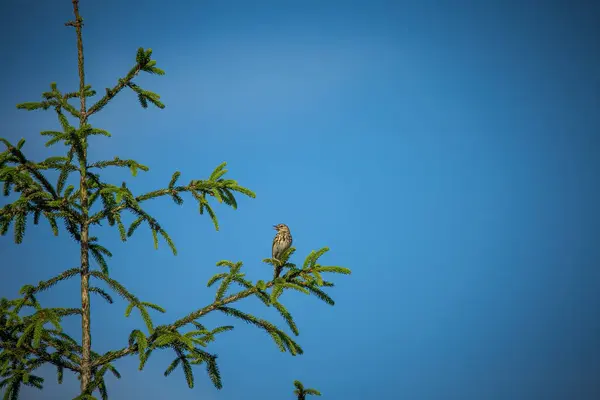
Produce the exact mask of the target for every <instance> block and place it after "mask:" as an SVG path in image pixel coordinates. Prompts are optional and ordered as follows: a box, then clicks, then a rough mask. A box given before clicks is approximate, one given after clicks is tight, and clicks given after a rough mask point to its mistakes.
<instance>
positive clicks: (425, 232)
mask: <svg viewBox="0 0 600 400" xmlns="http://www.w3.org/2000/svg"><path fill="white" fill-rule="evenodd" d="M593 3H595V4H593ZM1 7H2V8H1V12H0V34H1V37H2V41H1V42H0V50H1V52H2V54H3V57H2V58H3V60H2V62H1V63H0V69H1V74H0V87H1V88H2V91H1V92H0V120H1V121H2V122H1V125H0V126H1V132H0V136H3V137H6V138H8V139H9V140H11V141H15V142H16V141H17V140H18V139H19V138H21V137H25V138H27V139H28V143H27V144H26V145H25V149H24V150H25V151H26V153H27V154H28V155H29V156H30V157H31V158H35V159H38V160H39V159H40V158H42V157H46V156H47V155H50V154H56V153H57V152H58V151H59V150H60V148H59V147H56V148H52V149H50V150H48V149H45V148H44V146H43V141H42V139H41V137H40V136H39V135H38V132H39V131H42V130H48V129H56V128H58V123H57V121H56V117H55V114H53V113H52V112H35V113H27V112H25V111H19V110H16V108H15V104H16V103H19V102H24V101H36V100H38V99H40V94H41V92H42V91H46V90H48V89H49V84H50V82H52V81H56V82H57V83H58V85H59V89H61V90H64V91H71V90H74V89H75V88H76V87H77V86H76V85H77V76H76V72H77V70H76V47H75V34H74V31H73V30H72V28H66V27H65V26H64V25H63V23H64V22H66V21H67V20H70V19H72V10H71V4H70V2H69V1H67V0H60V1H58V0H55V1H52V2H50V1H34V2H23V1H17V0H10V1H5V2H3V4H2V6H1ZM81 13H82V15H83V17H84V19H85V22H86V26H85V30H84V46H85V55H86V63H87V64H86V71H87V79H88V82H89V83H91V84H92V85H93V86H94V88H95V89H96V90H98V92H100V93H102V92H104V88H105V87H109V86H113V85H114V84H115V82H116V79H118V78H119V77H121V76H122V75H123V74H124V73H125V72H126V71H127V70H128V69H129V68H130V67H131V66H132V65H133V63H134V60H135V52H136V49H137V48H138V47H140V46H142V47H144V48H148V47H151V48H152V49H153V50H154V54H153V56H154V58H155V59H156V60H157V61H158V66H159V67H161V68H163V69H165V70H166V72H167V75H166V76H164V77H153V76H143V77H141V78H140V79H139V80H138V81H137V82H138V83H139V84H140V85H141V86H142V87H145V88H147V89H149V90H153V91H156V92H158V93H159V94H161V96H162V100H163V101H164V102H165V103H166V105H167V107H166V109H164V110H158V109H156V108H153V107H150V108H149V109H146V110H144V109H141V107H139V105H138V103H137V99H136V97H135V96H134V95H133V94H132V93H131V92H125V93H124V94H123V95H121V96H119V97H118V98H117V99H116V100H115V101H113V102H112V103H111V104H110V105H109V106H107V107H106V108H105V109H104V111H103V112H101V113H100V114H98V115H97V116H95V117H94V118H93V119H92V120H91V122H92V123H93V124H94V125H95V126H97V127H99V128H103V129H107V130H109V131H110V132H111V133H112V134H113V138H111V139H107V138H98V139H96V138H94V139H93V142H92V147H91V150H90V155H91V157H92V158H93V159H103V158H113V157H114V156H115V155H118V156H120V157H121V158H134V159H136V160H138V161H139V162H141V163H143V164H146V165H148V166H149V167H150V168H151V170H150V172H149V173H146V174H141V175H138V177H137V178H135V179H134V178H132V177H131V176H130V174H129V172H128V171H127V170H124V171H121V172H119V171H115V170H111V171H107V175H106V176H107V177H110V178H112V179H114V182H115V183H117V184H119V183H120V182H121V181H122V180H127V182H128V183H129V185H130V187H132V188H133V189H134V190H135V191H136V192H137V193H142V192H143V191H147V190H152V189H156V188H159V187H163V186H165V185H166V184H167V183H168V181H169V179H170V176H171V174H172V173H173V172H174V171H175V170H181V171H182V177H181V182H189V180H190V179H200V178H205V177H207V176H208V174H209V173H210V172H211V171H212V169H213V168H214V167H215V166H217V165H218V164H219V163H220V162H222V161H227V162H228V163H229V169H230V173H229V175H230V177H232V178H234V179H237V180H238V181H239V182H240V183H241V184H243V185H245V186H247V187H249V188H251V189H253V190H254V191H256V193H257V198H256V199H255V200H250V199H241V200H240V207H239V210H237V211H232V210H230V209H226V208H224V207H216V211H217V213H218V215H219V216H220V222H221V230H220V231H219V232H215V231H214V229H213V228H212V225H211V223H210V220H209V219H208V218H207V217H206V216H198V214H197V208H196V205H195V203H194V202H193V200H192V199H191V198H189V197H187V198H186V200H187V201H186V203H185V204H184V205H183V206H182V207H177V206H176V205H175V204H174V203H173V202H172V201H170V200H169V199H163V200H159V201H155V202H154V203H150V204H148V209H149V210H150V211H151V212H153V213H154V214H155V216H156V217H157V218H158V219H159V220H160V221H161V222H162V224H163V226H164V227H165V228H166V229H167V230H168V231H169V232H170V234H171V236H172V238H173V239H174V240H175V242H176V244H177V246H178V248H179V252H180V254H179V255H178V256H177V257H174V256H172V255H171V254H170V252H169V251H168V249H167V247H166V245H165V244H164V243H161V246H160V248H159V250H158V251H154V250H153V248H152V239H151V235H150V233H149V231H148V230H147V229H140V230H139V231H138V233H137V235H136V236H135V237H134V238H133V239H131V240H130V241H129V242H128V243H126V244H122V243H121V242H120V241H119V239H118V233H117V232H116V230H114V231H113V230H109V229H98V230H97V231H96V232H95V233H96V234H97V235H98V236H100V238H101V240H102V241H103V242H104V243H105V244H106V246H107V247H108V248H109V249H110V250H111V251H112V252H113V254H114V257H113V259H112V260H111V264H110V265H111V274H112V276H113V277H114V278H116V279H118V280H120V281H121V282H122V283H123V284H124V285H125V286H126V287H128V288H129V289H130V290H131V291H133V292H134V293H136V294H137V295H138V296H139V297H140V298H142V299H144V300H148V301H153V302H156V303H158V304H160V305H162V306H164V307H165V308H166V309H167V314H166V316H164V317H163V316H157V317H156V322H157V323H166V322H168V321H170V320H172V319H174V318H178V317H180V316H183V315H185V314H186V313H187V312H189V311H191V310H192V309H195V308H199V307H201V306H203V305H205V304H207V303H208V302H210V301H212V300H211V299H212V297H213V296H214V290H213V289H207V288H206V285H205V283H206V281H207V279H208V278H209V277H210V276H212V275H213V274H214V273H216V272H218V270H217V268H216V267H215V266H214V264H215V263H216V262H217V261H218V260H221V259H230V260H235V261H237V260H243V261H244V262H245V268H246V273H247V274H248V276H249V277H250V278H252V279H261V278H262V279H264V278H265V277H268V275H269V273H270V272H269V270H268V267H267V266H266V265H264V264H262V263H260V260H261V259H262V258H265V257H268V256H269V255H270V246H271V239H272V235H273V233H274V232H273V230H272V225H273V224H276V223H279V222H284V223H287V224H288V225H289V226H290V227H291V230H292V233H293V234H294V240H295V246H296V247H297V249H298V251H297V255H296V261H298V262H300V261H301V260H302V259H303V258H304V256H305V255H306V254H308V252H309V251H310V250H312V249H317V248H320V247H322V246H329V247H330V248H331V252H330V253H328V254H327V255H326V256H324V257H323V262H324V263H325V264H334V265H343V266H346V267H349V268H351V269H352V270H353V275H352V276H350V277H340V279H336V282H338V286H337V287H336V288H334V290H333V291H331V294H332V295H333V297H334V298H335V300H336V301H337V304H336V306H335V307H333V308H332V307H329V306H327V305H326V304H324V303H321V302H319V301H317V300H316V299H314V298H308V297H306V298H305V297H303V296H300V295H297V296H296V295H288V297H287V301H284V303H287V305H288V306H289V309H290V310H291V311H292V313H293V315H294V316H295V318H296V320H297V323H298V326H299V328H300V336H299V338H298V340H299V342H300V344H301V345H302V346H303V347H304V349H305V354H304V355H302V356H299V357H291V356H290V355H289V354H287V353H280V352H279V351H278V350H277V348H276V346H275V345H274V344H273V343H272V341H271V339H270V337H268V335H266V334H264V333H263V332H262V331H259V330H257V329H254V328H252V327H248V326H245V325H244V324H242V323H240V322H237V321H231V320H229V319H227V318H223V317H220V316H210V317H207V318H206V323H207V324H209V325H212V326H216V325H217V324H226V323H229V322H233V324H234V325H235V326H236V329H235V330H234V331H233V332H230V333H226V334H224V335H223V336H222V337H221V338H220V339H219V340H218V341H217V342H216V343H215V344H214V345H211V347H210V348H209V350H211V351H213V352H216V353H218V354H219V361H220V368H221V372H222V377H223V382H224V388H223V389H222V390H221V391H217V390H215V389H214V388H213V387H212V384H211V383H210V381H209V379H208V377H207V376H206V374H205V372H204V369H203V368H198V369H197V372H196V387H195V388H194V389H193V390H190V389H188V388H187V385H186V384H185V380H184V377H183V373H182V372H181V370H178V371H176V372H174V373H173V374H172V375H171V376H169V377H168V378H165V377H163V375H162V372H163V371H164V369H165V368H166V367H167V366H168V364H169V362H170V360H171V359H172V355H171V354H170V353H167V352H163V353H156V354H155V355H153V356H152V358H151V359H150V361H149V363H148V366H147V368H146V369H145V370H144V371H143V372H138V371H137V369H136V368H137V361H136V359H135V358H130V359H127V360H123V361H120V362H119V363H118V364H117V366H118V367H120V371H121V373H122V374H123V378H122V379H121V380H115V379H113V378H108V384H109V394H110V395H111V397H110V398H111V399H132V398H139V399H142V398H143V399H148V400H151V399H182V400H183V399H206V400H212V399H220V400H239V399H242V398H250V399H259V398H260V399H264V400H275V399H278V400H279V399H292V398H294V396H293V394H292V390H293V386H292V382H293V380H294V379H299V380H301V381H302V382H304V383H305V385H307V386H309V387H315V388H317V389H319V390H321V391H322V392H323V394H324V397H323V398H324V399H331V400H341V399H345V400H365V399H381V400H387V399H389V400H392V399H394V400H395V399H413V400H428V399H432V400H435V399H444V400H446V399H447V400H452V399H456V400H470V399H473V400H475V399H477V400H480V399H488V400H505V399H510V400H531V399H545V400H546V399H547V400H552V399H568V400H571V399H577V400H588V399H589V400H592V399H598V398H600V379H599V376H600V318H599V317H598V308H599V306H600V268H599V267H600V265H599V263H600V246H599V245H598V243H599V240H600V228H599V226H600V213H599V212H598V204H600V177H599V176H598V175H599V172H600V140H599V139H598V135H599V134H600V28H599V26H600V25H599V24H598V21H599V20H600V3H598V2H591V1H588V2H586V1H575V2H567V1H564V2H544V4H543V5H542V4H541V3H539V2H533V1H530V2H507V1H424V0H420V1H415V2H403V1H395V2H393V1H386V2H383V1H373V0H369V1H366V0H365V1H347V2H334V1H322V0H321V1H307V0H304V1H274V0H272V1H260V0H259V1H233V0H232V1H189V2H184V1H179V2H171V3H169V2H165V1H143V2H142V1H116V0H110V1H101V2H100V1H91V0H82V4H81ZM2 201H4V200H2ZM0 246H1V250H2V258H3V260H9V261H10V262H8V263H6V264H4V263H3V265H2V271H3V279H2V281H1V282H0V296H6V297H15V296H16V295H17V293H18V289H19V288H20V287H21V285H23V284H26V283H36V282H38V281H39V280H42V279H48V278H50V277H51V276H53V275H55V274H57V273H58V272H60V271H62V270H64V269H67V268H71V267H73V266H75V265H76V263H77V250H76V248H75V244H74V243H72V242H71V241H70V239H69V238H68V235H66V234H65V233H64V232H62V233H61V236H60V237H59V238H54V237H53V236H52V235H51V234H50V229H49V227H48V225H47V223H41V224H40V226H38V227H33V226H30V227H29V229H28V231H27V234H26V239H25V242H24V243H23V244H22V245H20V246H16V245H14V244H13V242H12V234H11V235H9V236H7V237H2V238H0ZM77 286H78V283H77V282H76V281H73V282H69V283H65V284H63V285H62V286H60V287H59V288H57V289H56V290H55V291H52V292H49V293H48V294H46V295H44V296H42V297H41V300H43V301H45V304H47V305H49V306H76V305H77V301H78V296H79V295H78V291H77ZM284 300H286V298H284ZM92 307H93V321H92V323H93V328H92V329H93V343H94V347H95V350H96V351H100V352H103V351H107V350H109V349H114V348H119V347H122V346H123V345H125V344H126V341H127V336H128V333H129V332H130V330H131V329H133V328H137V327H140V326H142V325H141V320H140V318H138V316H137V315H136V316H133V317H131V318H129V319H125V318H124V317H123V312H124V309H125V304H124V303H123V302H122V301H117V302H116V304H114V305H112V306H110V305H107V304H105V303H103V302H102V301H101V300H100V299H99V298H94V299H93V305H92ZM239 307H240V308H241V309H243V310H245V311H249V312H255V313H256V314H257V315H259V316H264V317H269V318H271V319H272V320H273V321H277V322H278V323H279V322H281V320H280V319H279V318H278V315H276V313H275V312H274V310H271V309H269V310H264V309H263V307H261V305H260V304H259V303H257V302H255V301H246V302H244V303H240V305H239ZM281 326H283V324H281ZM65 327H67V328H73V329H74V330H72V331H71V332H73V335H74V336H75V337H79V330H78V323H77V321H76V320H71V321H65ZM43 371H44V376H45V377H47V378H48V379H47V381H46V390H45V391H44V392H43V395H42V394H41V392H37V391H33V390H26V391H24V392H23V398H24V399H40V398H44V399H65V398H71V397H69V396H74V395H75V394H76V393H77V386H78V382H77V381H76V380H75V379H74V378H73V377H71V376H68V378H67V379H66V380H65V383H64V384H63V385H57V383H56V379H55V373H54V372H53V370H52V369H49V368H48V369H44V370H43ZM249 393H251V394H249Z"/></svg>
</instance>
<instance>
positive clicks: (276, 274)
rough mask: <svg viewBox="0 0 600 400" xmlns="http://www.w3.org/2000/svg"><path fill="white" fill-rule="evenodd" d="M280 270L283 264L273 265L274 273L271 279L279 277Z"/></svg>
mask: <svg viewBox="0 0 600 400" xmlns="http://www.w3.org/2000/svg"><path fill="white" fill-rule="evenodd" d="M281 270H283V265H278V266H276V267H275V274H274V276H273V280H275V279H277V278H279V275H280V274H281Z"/></svg>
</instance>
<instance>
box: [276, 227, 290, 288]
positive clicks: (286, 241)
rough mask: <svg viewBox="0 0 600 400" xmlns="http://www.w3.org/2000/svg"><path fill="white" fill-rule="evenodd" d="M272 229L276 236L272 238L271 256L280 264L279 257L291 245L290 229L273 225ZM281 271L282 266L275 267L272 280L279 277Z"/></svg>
mask: <svg viewBox="0 0 600 400" xmlns="http://www.w3.org/2000/svg"><path fill="white" fill-rule="evenodd" d="M273 228H274V229H275V230H276V231H277V234H276V235H275V237H274V238H273V253H272V256H273V258H274V259H276V260H277V261H279V262H280V264H281V260H280V259H279V257H281V255H282V254H283V253H284V252H285V251H286V250H287V249H289V248H290V246H291V245H292V234H291V233H290V228H288V226H287V225H286V224H277V225H273ZM282 269H283V265H278V266H277V267H275V277H274V278H273V279H275V278H278V277H279V274H281V270H282Z"/></svg>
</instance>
